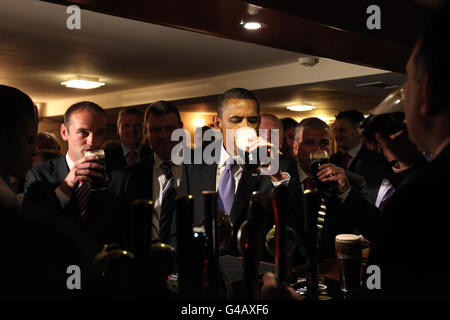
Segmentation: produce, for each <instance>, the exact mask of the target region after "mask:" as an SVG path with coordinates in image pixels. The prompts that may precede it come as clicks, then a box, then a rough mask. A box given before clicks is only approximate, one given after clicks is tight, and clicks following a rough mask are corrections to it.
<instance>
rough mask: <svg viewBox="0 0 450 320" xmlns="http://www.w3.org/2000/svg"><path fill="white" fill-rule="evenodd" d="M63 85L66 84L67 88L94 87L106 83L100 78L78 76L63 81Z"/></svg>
mask: <svg viewBox="0 0 450 320" xmlns="http://www.w3.org/2000/svg"><path fill="white" fill-rule="evenodd" d="M61 85H63V86H66V87H67V88H76V89H94V88H98V87H101V86H104V85H105V83H104V82H100V81H98V78H91V77H82V76H76V77H72V78H69V80H67V81H64V82H61Z"/></svg>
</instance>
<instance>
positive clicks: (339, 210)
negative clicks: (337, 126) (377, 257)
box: [289, 118, 370, 263]
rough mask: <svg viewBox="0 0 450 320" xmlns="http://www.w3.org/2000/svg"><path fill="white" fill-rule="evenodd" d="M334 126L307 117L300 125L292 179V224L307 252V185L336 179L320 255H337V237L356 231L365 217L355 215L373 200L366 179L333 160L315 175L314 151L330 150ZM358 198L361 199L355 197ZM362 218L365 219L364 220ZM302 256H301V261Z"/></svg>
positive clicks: (309, 187) (290, 218)
mask: <svg viewBox="0 0 450 320" xmlns="http://www.w3.org/2000/svg"><path fill="white" fill-rule="evenodd" d="M331 141H332V133H331V128H330V127H329V126H328V125H327V124H326V123H325V122H323V121H322V120H320V119H318V118H306V119H303V120H302V121H301V122H300V124H299V125H298V127H297V128H296V135H295V141H294V152H295V153H296V154H297V163H296V167H295V170H294V171H292V172H291V181H290V183H289V194H290V207H291V208H292V209H291V210H290V213H291V215H290V217H289V220H290V222H289V223H290V225H291V226H292V227H293V228H294V229H295V230H296V232H297V239H298V249H299V250H300V252H301V253H302V254H303V255H304V254H305V249H306V248H305V245H306V244H305V240H306V239H305V238H304V234H305V226H304V211H303V205H304V197H303V192H304V191H305V190H306V189H312V190H314V189H316V188H317V187H318V183H319V181H320V182H322V183H323V182H330V181H335V182H336V183H337V186H338V188H337V190H336V193H335V194H333V196H332V197H331V198H330V199H329V201H328V204H329V205H328V207H327V211H326V212H327V214H326V216H325V223H324V229H323V230H322V237H321V242H320V244H319V248H320V249H319V256H320V257H330V256H334V237H335V236H336V235H337V234H339V233H353V229H354V228H355V227H356V226H358V225H359V224H361V223H364V225H367V223H366V221H365V220H364V219H355V215H356V216H358V214H359V211H360V210H361V209H363V210H364V209H365V208H367V206H369V205H370V204H369V203H368V201H367V199H366V194H365V187H364V179H363V178H362V177H361V176H358V175H356V174H354V173H352V172H349V171H346V170H344V169H343V168H340V167H338V166H336V165H334V164H332V163H327V164H323V165H321V166H320V168H319V171H318V173H317V176H316V177H315V176H314V174H313V172H312V169H311V160H310V155H311V153H312V152H314V151H317V150H325V151H326V152H327V153H329V152H330V145H331ZM355 199H357V200H355ZM360 220H361V221H360ZM301 261H302V259H297V263H300V262H301Z"/></svg>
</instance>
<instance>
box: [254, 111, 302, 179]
mask: <svg viewBox="0 0 450 320" xmlns="http://www.w3.org/2000/svg"><path fill="white" fill-rule="evenodd" d="M260 118H261V121H260V124H259V130H260V131H261V130H267V133H266V135H267V136H266V137H264V136H263V138H265V139H266V140H267V141H268V142H269V143H272V136H271V133H272V131H271V130H277V131H275V132H278V139H279V149H280V150H283V146H284V143H285V142H284V141H285V138H284V131H283V122H282V121H281V120H280V119H279V118H278V117H277V116H276V115H274V114H271V113H263V114H261V117H260ZM294 136H295V127H294ZM279 161H280V168H281V170H282V171H285V172H289V174H291V169H292V168H293V167H295V159H294V158H292V157H291V156H289V155H286V154H285V153H282V152H280V155H279Z"/></svg>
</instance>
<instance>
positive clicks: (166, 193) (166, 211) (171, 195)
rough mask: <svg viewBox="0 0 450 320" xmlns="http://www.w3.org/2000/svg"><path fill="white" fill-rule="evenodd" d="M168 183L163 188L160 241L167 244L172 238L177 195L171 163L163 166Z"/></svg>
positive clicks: (165, 163)
mask: <svg viewBox="0 0 450 320" xmlns="http://www.w3.org/2000/svg"><path fill="white" fill-rule="evenodd" d="M161 169H162V170H163V171H164V173H165V176H166V181H165V182H164V184H163V187H162V202H161V218H160V220H159V240H160V241H161V242H166V241H167V240H168V239H169V236H170V227H171V225H172V218H173V212H174V210H175V196H176V194H177V192H176V190H175V185H174V178H173V175H172V169H171V164H170V162H169V161H166V162H163V163H162V164H161Z"/></svg>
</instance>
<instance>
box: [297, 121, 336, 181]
mask: <svg viewBox="0 0 450 320" xmlns="http://www.w3.org/2000/svg"><path fill="white" fill-rule="evenodd" d="M330 144H331V138H330V134H329V132H328V130H327V129H317V128H309V127H303V128H301V129H300V133H299V139H298V153H297V157H298V161H299V163H300V167H302V169H303V170H304V171H305V172H306V173H308V174H310V173H311V159H310V154H311V153H312V152H314V151H317V150H326V151H327V152H328V154H330Z"/></svg>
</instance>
